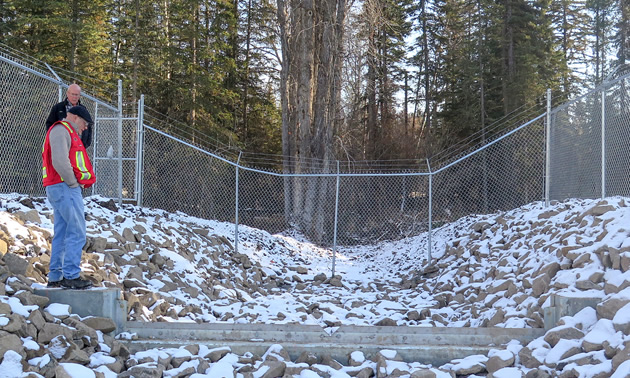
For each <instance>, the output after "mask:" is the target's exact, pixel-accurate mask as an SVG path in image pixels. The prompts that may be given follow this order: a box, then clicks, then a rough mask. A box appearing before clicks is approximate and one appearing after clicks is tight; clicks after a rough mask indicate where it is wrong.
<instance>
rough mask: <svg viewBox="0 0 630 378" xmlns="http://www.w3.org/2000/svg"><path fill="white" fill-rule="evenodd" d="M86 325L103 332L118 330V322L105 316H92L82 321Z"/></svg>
mask: <svg viewBox="0 0 630 378" xmlns="http://www.w3.org/2000/svg"><path fill="white" fill-rule="evenodd" d="M81 322H82V323H83V324H85V325H86V326H88V327H90V328H93V329H95V330H97V331H101V332H103V333H110V332H113V331H114V330H116V323H114V321H113V320H112V319H110V318H103V317H99V316H90V317H88V318H85V319H83V320H82V321H81Z"/></svg>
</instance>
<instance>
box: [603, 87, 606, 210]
mask: <svg viewBox="0 0 630 378" xmlns="http://www.w3.org/2000/svg"><path fill="white" fill-rule="evenodd" d="M605 197H606V88H605V87H602V198H605Z"/></svg>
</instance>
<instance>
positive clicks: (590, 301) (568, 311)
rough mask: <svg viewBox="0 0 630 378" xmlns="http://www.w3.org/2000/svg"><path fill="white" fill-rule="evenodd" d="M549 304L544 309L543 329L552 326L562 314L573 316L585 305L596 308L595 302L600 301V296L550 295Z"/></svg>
mask: <svg viewBox="0 0 630 378" xmlns="http://www.w3.org/2000/svg"><path fill="white" fill-rule="evenodd" d="M550 299H551V300H550V301H551V306H550V307H546V308H545V309H544V318H545V329H546V330H549V329H551V328H554V327H555V326H556V325H557V324H558V321H559V320H560V318H562V317H563V316H573V315H575V314H577V313H578V312H580V311H582V310H583V309H584V308H585V307H592V308H594V309H597V304H599V303H600V302H601V301H602V298H600V297H592V298H588V297H586V298H576V297H568V296H563V295H558V294H552V295H551V298H550Z"/></svg>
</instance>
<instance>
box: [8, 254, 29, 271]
mask: <svg viewBox="0 0 630 378" xmlns="http://www.w3.org/2000/svg"><path fill="white" fill-rule="evenodd" d="M2 260H3V261H4V262H5V264H6V266H7V268H8V269H9V271H10V272H11V273H13V274H21V275H25V274H26V270H27V269H28V267H29V263H28V261H26V260H25V259H23V258H22V257H20V256H18V255H16V254H15V253H11V252H9V253H5V254H4V256H2Z"/></svg>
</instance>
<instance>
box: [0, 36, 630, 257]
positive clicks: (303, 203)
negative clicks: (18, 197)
mask: <svg viewBox="0 0 630 378" xmlns="http://www.w3.org/2000/svg"><path fill="white" fill-rule="evenodd" d="M0 76H1V78H2V80H1V81H0V97H1V101H2V103H3V109H2V113H1V114H0V117H1V120H0V121H1V122H2V124H3V125H4V127H3V134H4V135H3V138H0V151H2V152H1V157H0V169H1V172H2V174H1V175H0V192H2V193H11V192H17V193H22V194H29V195H33V196H44V190H43V188H42V186H41V177H40V164H41V163H40V161H41V143H42V141H43V138H44V121H45V119H46V116H47V114H48V112H49V110H50V107H51V106H52V105H53V104H54V103H56V102H58V101H60V100H61V99H62V98H63V95H64V93H65V89H66V88H67V85H68V84H69V83H71V82H72V81H73V80H72V78H65V79H62V78H60V77H59V75H58V73H57V72H56V71H55V70H53V69H52V68H51V67H49V66H47V65H45V64H43V63H41V62H38V61H35V60H29V59H28V57H24V56H19V57H18V56H16V52H15V51H13V50H10V49H8V48H6V47H4V46H2V45H0ZM629 87H630V74H619V75H617V76H616V77H611V78H609V79H608V81H607V82H605V83H604V84H602V85H600V86H599V87H598V88H596V89H594V90H592V91H591V92H589V93H587V94H586V95H583V96H581V97H579V98H577V99H575V100H573V101H571V102H568V103H565V104H563V105H560V106H557V107H555V108H551V106H550V104H549V105H548V107H547V110H546V111H542V112H541V113H540V114H538V115H537V116H534V117H532V118H531V119H530V120H529V121H527V122H520V123H519V124H518V125H514V126H513V127H505V128H504V131H503V132H502V133H501V134H500V135H498V136H495V137H494V138H492V139H489V140H487V141H485V143H483V144H482V145H479V146H477V147H476V148H475V149H470V150H462V151H461V152H460V153H457V154H454V155H451V156H449V158H448V159H426V160H424V161H416V162H405V166H404V167H397V166H395V165H394V164H392V165H390V166H387V165H385V164H384V163H382V162H380V163H375V162H371V163H368V162H348V161H345V162H342V161H339V162H337V161H330V162H323V161H317V162H308V164H306V165H305V164H304V162H302V165H297V163H295V162H292V161H289V160H288V159H286V158H285V157H279V156H273V157H261V156H255V158H254V157H252V156H253V155H248V154H247V153H246V152H243V151H238V149H236V148H235V147H234V146H231V145H229V143H228V144H222V143H219V142H217V143H216V144H212V143H208V140H209V139H207V137H206V136H203V135H199V134H196V133H198V132H196V131H195V130H192V129H191V128H189V127H188V126H186V125H183V124H180V123H178V122H176V121H173V120H171V119H168V118H167V117H165V116H161V115H159V114H158V113H156V112H153V111H152V110H151V109H150V108H147V107H145V106H144V99H143V98H140V99H138V102H137V104H134V107H133V108H132V110H128V111H127V112H126V111H125V110H124V109H129V108H128V107H124V106H123V104H122V89H121V85H120V82H119V83H118V90H117V93H114V95H113V96H112V97H113V99H101V98H98V97H97V96H96V95H94V94H90V93H89V92H87V91H85V90H84V93H83V96H82V103H83V104H84V105H86V106H87V107H88V109H89V111H90V113H91V114H92V115H93V116H94V119H95V133H94V142H93V145H92V147H90V149H89V150H88V152H89V153H90V154H91V156H92V159H93V161H94V162H95V166H96V173H97V177H98V181H97V184H96V185H95V186H94V187H93V188H92V190H91V193H87V194H98V195H102V196H104V197H108V198H115V199H117V200H118V201H125V200H127V201H135V202H136V203H138V204H139V205H143V206H149V207H155V208H160V209H164V210H168V211H182V212H184V213H187V214H190V215H193V216H199V217H203V218H208V219H215V220H219V221H226V222H232V223H235V224H236V227H235V241H237V242H238V225H239V224H241V225H243V224H244V225H248V226H252V227H256V228H259V229H263V230H267V231H269V232H271V233H276V232H280V231H283V230H286V229H288V228H291V227H294V228H297V229H299V230H301V231H302V232H303V233H304V234H305V235H306V236H307V237H309V238H310V239H311V240H312V241H314V242H316V243H318V244H320V245H322V246H336V245H337V244H342V245H352V244H371V243H375V242H378V241H381V240H398V239H403V238H406V237H410V236H414V235H418V234H420V233H422V232H425V231H431V229H432V228H434V227H436V226H439V225H441V224H443V223H445V222H451V221H454V220H456V219H459V218H460V217H463V216H466V215H470V214H487V213H493V212H496V211H501V210H509V209H513V208H517V207H519V206H522V205H525V204H528V203H531V202H534V201H545V202H548V201H551V200H564V199H567V198H598V197H604V196H615V195H620V196H630V106H629V105H630V104H628V98H629V96H630V93H629ZM548 96H549V95H548ZM114 103H115V105H113V104H114ZM204 138H205V139H204ZM209 146H210V147H209ZM287 167H291V169H290V170H287ZM287 171H291V172H293V173H291V174H288V173H286V172H287ZM296 172H297V173H296ZM237 247H238V244H237ZM429 248H430V247H429ZM428 255H429V256H430V250H429V251H428Z"/></svg>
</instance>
